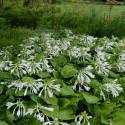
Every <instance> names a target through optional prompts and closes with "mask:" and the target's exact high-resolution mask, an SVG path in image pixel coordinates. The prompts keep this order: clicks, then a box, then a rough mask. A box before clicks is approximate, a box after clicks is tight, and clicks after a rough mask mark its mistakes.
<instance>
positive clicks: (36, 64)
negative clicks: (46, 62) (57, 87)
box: [28, 60, 42, 74]
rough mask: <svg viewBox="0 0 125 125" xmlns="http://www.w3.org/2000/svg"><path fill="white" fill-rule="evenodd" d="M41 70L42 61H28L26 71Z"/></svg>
mask: <svg viewBox="0 0 125 125" xmlns="http://www.w3.org/2000/svg"><path fill="white" fill-rule="evenodd" d="M41 70H42V62H35V61H33V60H32V61H30V62H29V63H28V73H29V74H38V73H39V72H40V71H41Z"/></svg>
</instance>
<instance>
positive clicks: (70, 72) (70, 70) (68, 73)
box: [61, 65, 77, 78]
mask: <svg viewBox="0 0 125 125" xmlns="http://www.w3.org/2000/svg"><path fill="white" fill-rule="evenodd" d="M76 73H77V70H76V69H75V68H74V66H72V65H66V66H64V67H63V68H62V70H61V75H62V76H63V77H64V78H71V77H73V76H74V75H75V74H76Z"/></svg>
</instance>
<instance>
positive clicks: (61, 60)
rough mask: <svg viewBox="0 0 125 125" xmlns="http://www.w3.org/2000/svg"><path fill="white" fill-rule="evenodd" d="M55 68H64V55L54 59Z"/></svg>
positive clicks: (65, 60)
mask: <svg viewBox="0 0 125 125" xmlns="http://www.w3.org/2000/svg"><path fill="white" fill-rule="evenodd" d="M54 61H55V63H56V65H57V66H64V65H66V63H67V59H66V57H65V56H64V55H59V56H58V57H56V58H55V59H54Z"/></svg>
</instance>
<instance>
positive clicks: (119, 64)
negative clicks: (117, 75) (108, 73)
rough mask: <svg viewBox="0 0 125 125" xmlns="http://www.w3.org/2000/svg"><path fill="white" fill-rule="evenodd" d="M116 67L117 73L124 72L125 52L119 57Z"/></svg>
mask: <svg viewBox="0 0 125 125" xmlns="http://www.w3.org/2000/svg"><path fill="white" fill-rule="evenodd" d="M117 67H118V71H119V72H125V52H122V53H121V54H120V56H119V59H118V62H117Z"/></svg>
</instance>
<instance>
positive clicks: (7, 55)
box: [0, 49, 11, 61]
mask: <svg viewBox="0 0 125 125" xmlns="http://www.w3.org/2000/svg"><path fill="white" fill-rule="evenodd" d="M10 55H11V54H10V52H9V51H8V50H7V49H5V50H4V51H0V57H1V58H2V59H3V60H6V61H8V60H9V58H10Z"/></svg>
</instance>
